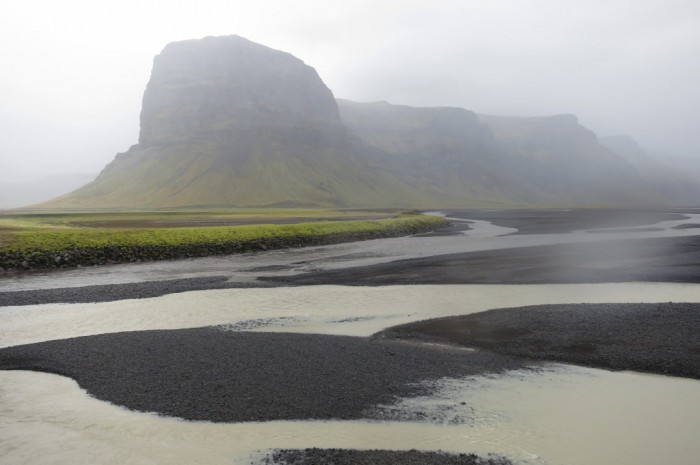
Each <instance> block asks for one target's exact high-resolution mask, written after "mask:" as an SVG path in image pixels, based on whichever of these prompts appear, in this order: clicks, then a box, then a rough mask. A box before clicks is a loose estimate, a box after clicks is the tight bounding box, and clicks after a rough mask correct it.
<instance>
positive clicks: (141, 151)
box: [46, 36, 411, 207]
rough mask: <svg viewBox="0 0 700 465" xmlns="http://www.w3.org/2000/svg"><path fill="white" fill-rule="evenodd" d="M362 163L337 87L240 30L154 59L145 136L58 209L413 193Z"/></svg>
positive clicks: (374, 198)
mask: <svg viewBox="0 0 700 465" xmlns="http://www.w3.org/2000/svg"><path fill="white" fill-rule="evenodd" d="M396 184H397V183H393V185H392V184H387V182H386V179H384V178H383V177H381V176H378V175H377V174H376V173H373V172H370V171H368V170H367V169H366V168H365V167H364V158H363V154H362V150H361V147H358V145H357V140H356V138H355V137H353V136H352V135H350V134H349V132H348V131H347V129H346V128H345V127H344V126H343V125H342V124H341V122H340V119H339V117H338V108H337V105H336V102H335V99H334V97H333V94H332V92H331V91H330V90H329V89H328V87H326V85H325V84H324V83H323V81H321V79H320V78H319V77H318V74H317V73H316V71H315V70H314V69H313V68H311V67H310V66H307V65H306V64H304V62H302V61H301V60H299V59H297V58H295V57H293V56H292V55H290V54H288V53H284V52H280V51H277V50H273V49H271V48H268V47H264V46H262V45H259V44H256V43H253V42H250V41H248V40H246V39H243V38H241V37H238V36H227V37H207V38H204V39H202V40H188V41H184V42H176V43H173V44H169V45H168V46H166V47H165V49H164V50H163V52H162V53H161V54H159V55H158V56H156V57H155V59H154V62H153V71H152V74H151V79H150V80H149V82H148V85H147V86H146V91H145V93H144V97H143V108H142V111H141V132H140V137H139V143H138V144H137V145H134V146H132V147H131V148H130V149H129V150H128V151H127V152H126V153H123V154H118V155H117V157H116V158H115V160H114V161H113V162H112V163H110V164H109V165H108V166H107V167H106V168H105V169H104V170H103V171H102V173H101V174H100V175H99V176H98V177H97V179H96V180H95V181H94V182H92V183H91V184H88V185H86V186H85V187H83V188H81V189H78V190H77V191H75V192H73V193H71V194H69V195H67V196H64V197H61V198H59V199H56V200H54V201H52V202H49V203H47V204H46V206H49V207H54V206H55V207H181V206H237V207H249V206H296V205H308V206H329V205H339V206H370V205H375V204H386V205H396V204H397V203H403V202H404V199H410V198H411V192H410V187H409V186H401V185H396Z"/></svg>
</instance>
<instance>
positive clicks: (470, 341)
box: [379, 302, 700, 379]
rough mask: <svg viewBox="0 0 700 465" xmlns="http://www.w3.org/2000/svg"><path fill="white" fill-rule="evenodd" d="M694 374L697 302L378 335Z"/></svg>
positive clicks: (504, 316) (518, 316)
mask: <svg viewBox="0 0 700 465" xmlns="http://www.w3.org/2000/svg"><path fill="white" fill-rule="evenodd" d="M379 335H380V336H382V337H387V338H392V339H406V340H421V341H426V340H428V341H437V342H442V343H451V344H458V345H462V346H468V347H480V348H484V349H489V350H493V351H496V352H499V353H502V354H508V355H514V356H520V357H527V358H530V359H539V360H552V361H560V362H566V363H573V364H577V365H586V366H593V367H600V368H609V369H614V370H635V371H645V372H651V373H658V374H663V375H673V376H683V377H688V378H695V379H700V304H697V303H671V302H669V303H659V304H569V305H536V306H530V307H521V308H506V309H497V310H490V311H488V312H482V313H475V314H471V315H465V316H456V317H448V318H439V319H434V320H426V321H420V322H416V323H409V324H406V325H401V326H396V327H394V328H389V329H387V330H385V331H383V332H381V333H380V334H379Z"/></svg>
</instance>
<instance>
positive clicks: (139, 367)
mask: <svg viewBox="0 0 700 465" xmlns="http://www.w3.org/2000/svg"><path fill="white" fill-rule="evenodd" d="M531 364H532V363H530V365H531ZM525 365H526V362H525V361H523V360H520V359H517V358H511V357H507V356H502V355H498V354H494V353H489V352H472V351H465V350H462V349H456V348H445V347H435V346H426V345H417V344H413V343H406V342H400V341H376V340H370V339H367V338H358V337H347V336H327V335H313V334H284V333H250V332H232V331H223V330H221V329H216V328H211V327H209V328H196V329H181V330H168V331H165V330H164V331H137V332H124V333H113V334H102V335H96V336H87V337H79V338H72V339H64V340H57V341H49V342H43V343H38V344H30V345H23V346H14V347H9V348H5V349H1V350H0V369H26V370H36V371H45V372H50V373H57V374H60V375H64V376H68V377H71V378H73V379H75V380H76V381H77V382H78V384H80V386H81V387H83V388H84V389H86V390H87V391H88V392H89V393H90V394H92V395H93V396H95V397H97V398H98V399H102V400H106V401H109V402H113V403H115V404H118V405H123V406H125V407H128V408H131V409H134V410H140V411H148V412H151V411H153V412H158V413H161V414H164V415H168V416H176V417H181V418H185V419H189V420H208V421H215V422H240V421H264V420H291V419H326V418H336V419H343V418H365V417H367V416H368V415H369V416H370V417H371V413H370V414H368V413H367V411H368V410H371V409H372V407H373V406H376V405H378V404H386V403H390V402H392V400H393V399H394V398H395V396H399V397H403V396H412V395H421V394H425V389H426V388H424V387H423V388H421V387H419V386H416V385H411V383H419V382H421V381H423V380H435V379H439V378H442V377H459V376H468V375H476V374H480V373H493V372H499V371H503V370H507V369H518V368H522V367H523V366H525Z"/></svg>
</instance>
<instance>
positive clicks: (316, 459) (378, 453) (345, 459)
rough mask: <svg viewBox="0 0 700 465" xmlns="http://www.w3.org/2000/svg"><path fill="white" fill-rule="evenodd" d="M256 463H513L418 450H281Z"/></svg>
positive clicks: (433, 464)
mask: <svg viewBox="0 0 700 465" xmlns="http://www.w3.org/2000/svg"><path fill="white" fill-rule="evenodd" d="M253 464H254V465H511V464H512V462H511V461H509V460H507V459H505V458H503V457H498V456H489V457H479V456H477V455H474V454H448V453H445V452H423V451H417V450H408V451H394V450H381V449H375V450H355V449H316V448H313V449H281V450H276V451H273V452H272V453H270V454H269V455H267V456H266V457H265V458H264V459H263V460H262V461H260V462H253Z"/></svg>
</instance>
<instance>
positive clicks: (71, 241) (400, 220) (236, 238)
mask: <svg viewBox="0 0 700 465" xmlns="http://www.w3.org/2000/svg"><path fill="white" fill-rule="evenodd" d="M261 221H262V222H264V220H261ZM447 225H449V223H448V222H447V221H446V220H444V219H442V218H438V217H434V216H425V215H419V214H401V215H398V216H395V217H393V218H388V219H377V220H356V221H353V220H349V221H317V222H313V223H296V224H264V223H263V224H254V225H242V226H209V227H178V228H173V227H167V228H151V229H134V228H128V229H125V228H107V229H105V228H97V229H94V228H79V229H75V228H67V229H49V228H40V229H32V228H26V229H21V230H18V231H17V230H13V231H12V232H11V237H9V238H6V239H5V240H4V241H3V243H2V245H0V271H3V270H4V271H13V270H33V269H55V268H71V267H81V266H94V265H105V264H115V263H128V262H143V261H154V260H172V259H178V258H193V257H206V256H214V255H228V254H239V253H246V252H255V251H260V250H274V249H283V248H298V247H309V246H318V245H329V244H338V243H342V242H354V241H364V240H370V239H380V238H388V237H399V236H405V235H412V234H420V233H426V232H429V231H433V230H435V229H439V228H441V227H445V226H447ZM6 234H10V233H6Z"/></svg>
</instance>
